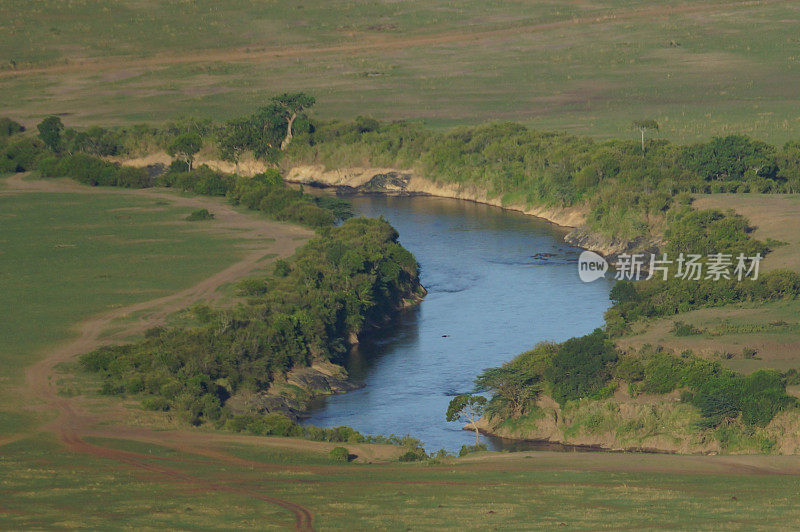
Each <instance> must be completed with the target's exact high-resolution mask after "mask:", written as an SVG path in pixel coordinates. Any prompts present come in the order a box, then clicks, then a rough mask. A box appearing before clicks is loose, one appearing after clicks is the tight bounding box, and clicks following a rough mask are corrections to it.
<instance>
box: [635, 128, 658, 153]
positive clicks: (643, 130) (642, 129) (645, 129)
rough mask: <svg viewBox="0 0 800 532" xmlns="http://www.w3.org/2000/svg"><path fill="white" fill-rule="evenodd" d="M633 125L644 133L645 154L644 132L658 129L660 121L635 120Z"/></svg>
mask: <svg viewBox="0 0 800 532" xmlns="http://www.w3.org/2000/svg"><path fill="white" fill-rule="evenodd" d="M633 127H634V128H636V129H638V130H639V132H640V133H641V134H642V155H644V134H645V133H647V132H648V131H650V130H653V131H658V122H656V121H655V120H634V121H633Z"/></svg>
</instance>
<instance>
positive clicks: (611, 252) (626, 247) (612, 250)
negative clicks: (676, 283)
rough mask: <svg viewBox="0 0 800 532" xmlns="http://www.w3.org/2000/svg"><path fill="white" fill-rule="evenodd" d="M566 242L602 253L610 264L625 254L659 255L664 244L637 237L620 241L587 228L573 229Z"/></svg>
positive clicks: (566, 237)
mask: <svg viewBox="0 0 800 532" xmlns="http://www.w3.org/2000/svg"><path fill="white" fill-rule="evenodd" d="M564 241H565V242H567V243H568V244H570V245H571V246H575V247H579V248H583V249H589V250H592V251H595V252H597V253H600V254H601V255H603V256H604V257H606V258H607V259H608V260H609V261H610V262H616V259H617V257H619V255H621V254H623V253H644V254H647V255H648V256H649V254H650V253H653V254H657V253H658V252H659V249H661V246H662V245H663V244H664V243H663V241H662V240H658V239H647V238H644V237H637V238H634V239H620V238H614V237H608V236H605V235H601V234H599V233H596V232H593V231H591V230H589V229H588V228H586V227H578V228H576V229H573V230H572V231H570V232H569V233H567V234H566V236H564Z"/></svg>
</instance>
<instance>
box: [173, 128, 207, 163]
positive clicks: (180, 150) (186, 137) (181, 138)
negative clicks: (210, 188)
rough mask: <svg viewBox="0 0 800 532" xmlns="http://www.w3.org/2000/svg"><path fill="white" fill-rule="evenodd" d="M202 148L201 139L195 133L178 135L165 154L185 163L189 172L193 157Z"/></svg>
mask: <svg viewBox="0 0 800 532" xmlns="http://www.w3.org/2000/svg"><path fill="white" fill-rule="evenodd" d="M202 147H203V139H202V138H200V135H198V134H197V133H184V134H183V135H178V137H176V138H175V140H174V141H173V142H172V144H170V145H169V148H168V149H167V153H168V154H169V155H170V157H177V158H178V159H180V160H182V161H184V162H186V164H188V165H189V171H190V172H191V171H192V163H193V162H194V156H195V154H196V153H197V152H199V151H200V148H202Z"/></svg>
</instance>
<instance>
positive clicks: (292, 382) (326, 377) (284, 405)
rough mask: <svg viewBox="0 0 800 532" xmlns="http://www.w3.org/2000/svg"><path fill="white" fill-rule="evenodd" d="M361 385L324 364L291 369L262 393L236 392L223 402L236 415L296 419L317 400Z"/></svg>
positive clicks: (340, 368) (329, 363) (319, 363)
mask: <svg viewBox="0 0 800 532" xmlns="http://www.w3.org/2000/svg"><path fill="white" fill-rule="evenodd" d="M362 386H363V385H362V384H360V383H356V382H353V381H351V380H350V377H349V375H348V374H347V371H346V370H345V369H344V368H343V367H341V366H338V365H336V364H333V363H331V362H327V361H320V362H315V363H314V364H312V365H311V366H308V367H298V368H294V369H292V370H291V371H290V372H289V373H287V374H286V377H285V378H283V379H278V380H276V381H275V382H273V383H272V385H271V386H270V387H269V389H268V390H266V391H262V392H257V393H253V392H248V391H241V392H238V393H237V394H236V395H234V396H233V397H231V398H229V399H228V400H227V401H226V403H225V404H226V405H227V406H228V407H230V408H231V410H232V411H233V413H235V414H283V415H284V416H286V417H288V418H290V419H293V420H295V421H296V420H298V419H300V418H302V417H303V416H304V415H305V413H306V411H307V410H308V406H309V403H310V402H311V401H312V400H313V399H314V398H316V397H322V396H325V395H333V394H336V393H345V392H349V391H352V390H356V389H358V388H361V387H362Z"/></svg>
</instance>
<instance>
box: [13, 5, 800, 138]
mask: <svg viewBox="0 0 800 532" xmlns="http://www.w3.org/2000/svg"><path fill="white" fill-rule="evenodd" d="M218 6H219V4H218V3H217V2H213V1H211V0H202V1H199V2H191V3H186V2H181V3H175V2H166V1H164V0H149V1H146V2H131V1H117V2H112V3H111V4H110V5H109V3H108V2H105V1H100V0H81V1H77V2H70V3H69V4H65V3H63V2H56V1H55V0H47V1H46V2H44V3H39V4H37V6H36V8H32V7H30V6H29V5H28V3H25V2H22V1H20V0H13V1H10V2H5V3H4V4H3V6H0V30H2V31H0V49H2V50H3V51H4V52H3V57H0V68H3V69H4V70H3V71H0V88H1V89H2V91H3V94H4V95H5V96H6V97H5V98H4V99H3V102H2V103H0V115H3V114H11V115H14V116H15V117H17V118H21V119H24V120H25V121H26V122H27V123H29V124H31V123H32V122H34V121H35V120H37V119H38V118H39V117H40V116H42V115H43V114H46V113H51V112H59V113H66V116H65V120H66V121H67V122H68V123H73V124H88V123H103V124H109V123H130V122H133V121H144V120H150V121H161V120H163V119H164V118H165V117H168V116H175V115H176V114H180V113H187V114H189V113H190V114H197V115H206V116H213V117H215V118H224V117H230V116H232V115H236V114H243V113H246V112H249V111H250V110H252V108H253V107H254V106H257V105H258V104H259V103H261V102H263V100H264V99H265V97H266V96H267V95H269V94H272V93H275V92H278V91H283V90H292V89H294V90H298V89H300V90H307V91H309V92H312V93H314V94H316V96H317V97H318V100H319V103H320V105H319V110H318V114H319V115H320V116H321V117H348V118H349V117H351V116H353V115H355V114H372V115H374V116H376V117H378V118H389V119H391V118H419V119H424V120H426V121H428V122H429V123H431V124H433V125H438V126H444V125H452V124H457V123H476V122H481V121H485V120H494V119H505V120H508V119H513V120H520V121H524V122H528V123H530V124H531V125H533V126H535V127H538V128H554V129H567V130H570V131H573V132H577V133H587V134H591V135H597V136H614V137H619V136H624V135H626V134H630V135H631V136H632V137H633V136H635V133H634V132H633V131H630V129H629V124H630V122H631V120H633V119H638V118H643V117H651V118H655V119H657V120H658V121H659V122H660V123H661V126H662V130H661V135H662V136H664V137H666V138H669V139H671V140H676V141H693V140H696V139H699V138H707V137H709V136H711V135H715V134H723V133H731V132H738V133H748V134H752V135H754V136H756V137H759V138H762V139H765V140H769V141H773V142H777V143H780V142H783V141H785V140H787V139H790V138H798V137H800V115H799V114H798V111H797V109H798V106H797V99H798V95H797V93H796V91H794V90H793V87H796V86H797V84H798V81H800V62H799V61H798V56H797V53H796V43H797V39H798V38H797V35H796V25H795V24H794V21H795V20H796V19H797V15H798V13H797V10H798V8H797V6H796V5H795V4H794V3H793V2H789V1H781V0H772V1H768V2H706V1H704V0H684V1H670V2H658V3H655V2H645V1H630V0H600V1H597V2H591V3H571V4H570V5H565V4H563V3H560V4H559V3H552V2H537V3H530V2H517V1H511V0H498V1H494V2H489V3H486V2H479V1H474V0H468V1H467V2H458V3H455V4H454V3H452V2H444V1H440V0H436V1H433V2H422V1H419V0H412V1H409V2H402V3H398V2H390V1H379V2H366V1H360V0H359V1H352V0H348V1H345V0H335V1H334V2H318V1H309V0H304V1H301V2H292V3H285V2H253V1H250V0H236V1H234V2H228V3H226V5H225V9H224V10H223V9H219V8H218ZM89 15H90V16H89ZM209 50H211V51H212V52H213V53H209V52H208V51H209ZM120 56H126V57H127V56H134V57H137V58H139V59H138V60H136V61H131V60H124V61H120V60H118V59H117V58H119V57H120ZM11 59H13V60H14V61H16V63H17V65H18V66H17V68H18V70H17V72H12V71H11V69H10V63H9V62H10V60H11ZM98 60H99V61H100V62H99V63H97V61H98ZM83 61H89V62H90V64H87V65H85V66H81V64H80V63H81V62H83ZM65 64H66V68H65V67H64V65H65ZM70 65H71V66H70ZM42 67H44V68H56V69H60V70H53V71H38V72H37V71H32V72H26V71H25V69H27V68H42Z"/></svg>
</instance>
